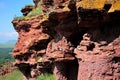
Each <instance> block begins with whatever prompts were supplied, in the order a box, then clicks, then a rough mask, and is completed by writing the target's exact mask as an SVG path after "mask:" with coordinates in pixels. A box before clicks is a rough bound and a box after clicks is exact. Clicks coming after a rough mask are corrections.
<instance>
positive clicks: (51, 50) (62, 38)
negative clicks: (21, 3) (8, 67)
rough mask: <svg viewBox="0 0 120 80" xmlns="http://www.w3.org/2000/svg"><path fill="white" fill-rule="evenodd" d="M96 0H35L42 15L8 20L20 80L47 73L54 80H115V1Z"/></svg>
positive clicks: (118, 48) (119, 45) (119, 75)
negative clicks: (12, 30)
mask: <svg viewBox="0 0 120 80" xmlns="http://www.w3.org/2000/svg"><path fill="white" fill-rule="evenodd" d="M100 1H101V2H100V3H99V6H98V5H97V4H96V3H98V2H99V1H98V2H97V1H96V2H94V1H93V3H91V4H93V6H91V4H88V3H87V1H85V0H82V1H81V0H42V2H41V3H39V2H40V0H34V2H35V7H37V6H39V4H41V5H42V9H43V14H42V15H39V16H36V17H32V18H30V19H22V20H21V19H20V20H17V21H16V20H13V25H14V28H15V30H16V31H17V32H18V33H19V37H18V42H17V43H16V46H15V48H14V51H13V54H12V55H13V57H14V58H15V59H16V62H15V65H16V66H17V67H18V68H19V70H20V71H21V72H22V73H23V74H24V77H25V78H24V79H25V80H29V79H31V78H34V77H36V76H38V75H40V74H41V73H44V72H51V71H53V73H54V75H55V76H56V80H120V54H119V53H120V37H119V36H120V11H119V9H120V8H118V7H115V6H116V5H117V3H120V2H119V1H116V3H115V2H114V4H113V2H112V1H109V0H103V1H105V3H104V4H102V0H100ZM113 1H115V0H113ZM27 8H28V7H27ZM32 9H33V8H32ZM24 10H25V8H24ZM29 10H31V8H29V9H28V12H27V13H26V12H25V11H24V12H25V13H24V12H23V14H24V15H27V14H29V12H30V11H29Z"/></svg>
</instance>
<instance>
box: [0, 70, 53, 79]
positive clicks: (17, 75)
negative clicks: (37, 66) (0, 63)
mask: <svg viewBox="0 0 120 80" xmlns="http://www.w3.org/2000/svg"><path fill="white" fill-rule="evenodd" d="M0 80H23V75H22V73H21V72H20V71H14V72H12V73H9V74H7V75H5V76H0ZM36 80H55V77H54V76H53V75H52V74H42V75H41V76H38V77H37V79H36Z"/></svg>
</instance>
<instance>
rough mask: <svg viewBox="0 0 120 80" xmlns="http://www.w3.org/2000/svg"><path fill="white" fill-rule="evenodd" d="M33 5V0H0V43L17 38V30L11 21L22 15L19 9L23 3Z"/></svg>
mask: <svg viewBox="0 0 120 80" xmlns="http://www.w3.org/2000/svg"><path fill="white" fill-rule="evenodd" d="M31 4H32V5H33V0H0V43H5V42H7V41H9V40H17V36H18V34H17V32H16V31H15V30H14V27H13V25H12V23H11V21H12V20H13V19H14V18H15V17H19V16H22V13H21V12H20V10H21V9H22V8H23V7H24V6H25V5H31Z"/></svg>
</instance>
